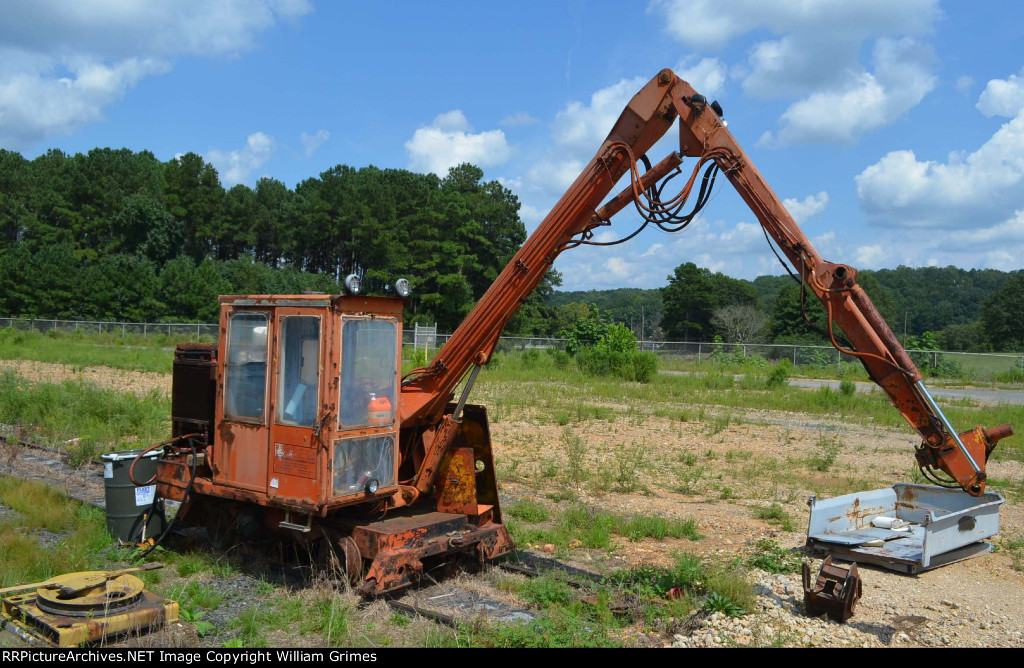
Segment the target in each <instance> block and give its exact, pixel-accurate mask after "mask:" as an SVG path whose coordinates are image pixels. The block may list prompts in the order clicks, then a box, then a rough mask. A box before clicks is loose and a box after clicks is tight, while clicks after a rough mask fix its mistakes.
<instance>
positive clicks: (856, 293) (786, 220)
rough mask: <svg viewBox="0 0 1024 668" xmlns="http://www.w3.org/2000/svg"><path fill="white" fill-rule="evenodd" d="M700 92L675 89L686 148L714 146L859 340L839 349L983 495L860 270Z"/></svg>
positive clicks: (968, 487)
mask: <svg viewBox="0 0 1024 668" xmlns="http://www.w3.org/2000/svg"><path fill="white" fill-rule="evenodd" d="M694 94H695V91H693V89H692V88H691V87H690V86H689V84H687V83H686V82H683V81H679V82H678V85H677V86H676V87H675V88H674V90H673V99H674V101H675V102H676V110H677V111H678V112H679V115H680V124H679V127H680V149H681V152H682V153H683V154H684V155H690V156H699V155H704V154H707V153H710V152H712V151H714V152H716V154H718V155H716V158H715V160H716V161H717V162H718V164H719V166H720V167H721V169H722V171H723V172H724V173H725V175H726V177H727V178H728V179H729V181H730V182H731V183H732V184H733V186H734V187H735V188H736V191H737V192H738V193H739V195H740V197H742V198H743V201H744V202H746V203H747V205H748V206H749V207H750V209H751V211H753V212H754V215H755V216H757V219H758V221H759V222H760V223H761V225H762V226H763V227H764V228H765V230H766V231H767V232H768V233H769V234H770V235H771V236H772V238H773V239H774V240H775V241H776V243H777V244H778V245H779V248H780V249H781V250H782V252H783V253H784V254H785V255H786V257H787V258H788V259H789V261H790V262H791V263H792V264H793V266H794V267H795V268H796V269H797V271H800V272H801V279H802V280H803V282H804V283H805V284H806V286H807V287H808V288H809V289H810V290H811V291H812V292H814V294H815V295H816V296H817V297H818V299H819V300H821V302H822V303H823V304H824V305H825V307H826V310H827V311H828V313H829V329H830V333H831V329H832V324H831V323H832V320H834V321H835V322H836V323H837V324H838V325H839V327H840V329H842V331H843V333H844V334H845V335H846V336H847V338H848V339H850V341H851V342H852V343H853V346H854V350H846V349H842V348H840V350H842V352H846V353H848V354H852V355H855V356H857V357H858V358H859V359H860V361H861V363H862V364H863V365H864V367H865V369H866V370H867V371H868V374H869V375H870V376H871V378H872V379H873V380H874V381H875V382H876V383H878V385H879V386H880V387H881V388H882V389H883V390H884V391H885V392H886V394H888V395H889V398H890V400H891V401H892V403H893V405H894V406H895V407H896V408H897V409H898V410H899V411H900V413H901V414H902V415H903V417H904V418H905V419H906V420H907V422H908V423H909V424H910V425H911V426H912V427H914V429H915V430H916V431H917V432H918V433H919V434H920V435H921V438H922V441H923V442H924V444H925V445H926V446H928V447H929V448H931V449H933V450H935V452H933V453H932V454H931V455H930V457H931V459H932V460H933V461H934V462H935V465H937V466H938V468H941V469H942V470H944V471H945V472H946V473H948V474H949V475H951V476H952V477H953V478H954V479H955V480H956V481H957V482H958V483H959V484H960V485H961V486H962V487H963V488H964V490H965V491H967V492H968V493H969V494H972V495H976V496H977V495H980V494H982V493H983V492H984V489H985V474H984V470H983V467H982V466H978V465H977V464H976V463H975V465H972V464H971V459H972V458H971V456H970V455H969V451H968V449H967V448H966V447H962V446H958V445H957V444H956V443H955V441H956V440H957V436H956V432H955V431H954V430H953V428H952V426H951V425H949V424H948V421H945V420H943V419H942V418H941V416H940V415H938V414H937V413H941V411H936V410H933V406H932V405H931V402H929V401H928V399H927V398H926V395H927V392H926V391H925V390H924V389H923V384H922V383H921V373H920V372H919V371H918V369H917V367H916V365H915V364H914V362H913V361H912V360H911V359H910V356H909V355H908V354H907V352H906V350H904V348H903V346H901V345H900V344H899V341H898V340H897V339H896V336H895V335H894V334H893V333H892V330H891V329H890V328H889V325H888V324H887V323H886V322H885V319H884V318H882V316H881V314H880V313H879V312H878V309H877V308H875V306H874V304H873V303H872V302H871V300H870V298H868V296H867V294H866V293H865V292H864V291H863V290H862V289H861V288H860V286H859V285H857V272H856V270H855V269H853V268H852V267H850V266H848V265H844V264H835V263H831V262H826V261H825V260H823V259H822V257H821V256H820V255H819V254H818V253H817V251H816V250H815V249H814V246H813V245H812V244H811V242H810V240H809V239H808V238H807V237H806V235H804V233H803V232H802V231H801V230H800V227H799V226H798V225H797V224H796V221H794V220H793V218H792V216H790V214H789V212H788V211H786V208H785V206H784V205H783V204H782V202H781V201H780V200H779V198H778V196H777V195H776V194H775V193H774V191H773V190H772V189H771V187H770V186H768V184H767V182H766V181H765V180H764V178H763V177H762V176H761V174H760V172H758V170H757V168H756V167H755V166H754V165H753V162H752V161H751V160H750V158H749V157H748V156H747V154H746V153H745V152H744V151H743V149H742V148H741V147H740V146H739V144H738V143H737V142H736V140H735V138H734V137H733V136H732V133H730V132H729V130H728V129H727V128H726V127H725V125H724V124H723V123H722V122H721V119H719V118H718V116H717V115H716V114H714V113H712V112H710V111H708V110H707V107H704V108H700V109H698V108H694V107H693V106H691V105H690V104H689V103H688V102H689V100H690V98H691V97H692V95H694ZM722 154H724V157H721V156H722ZM833 343H834V344H835V340H834V336H833ZM837 347H838V345H837Z"/></svg>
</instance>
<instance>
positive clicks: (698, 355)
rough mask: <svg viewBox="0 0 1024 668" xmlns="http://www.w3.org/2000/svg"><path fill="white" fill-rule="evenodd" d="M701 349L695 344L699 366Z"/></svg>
mask: <svg viewBox="0 0 1024 668" xmlns="http://www.w3.org/2000/svg"><path fill="white" fill-rule="evenodd" d="M701 348H702V346H701V345H700V344H699V343H698V344H697V364H700V349H701Z"/></svg>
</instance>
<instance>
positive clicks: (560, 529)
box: [506, 500, 703, 550]
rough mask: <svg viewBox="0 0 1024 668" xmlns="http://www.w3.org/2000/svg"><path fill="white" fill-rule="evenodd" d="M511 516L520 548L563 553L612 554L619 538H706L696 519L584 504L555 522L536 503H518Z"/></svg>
mask: <svg viewBox="0 0 1024 668" xmlns="http://www.w3.org/2000/svg"><path fill="white" fill-rule="evenodd" d="M508 512H509V514H510V515H511V516H512V519H509V520H508V521H507V522H506V526H507V527H508V529H509V531H510V532H511V533H512V538H513V539H514V540H515V542H516V543H518V544H520V545H526V544H531V545H545V544H550V545H554V546H555V547H556V548H559V549H562V550H565V549H568V548H569V547H570V546H571V547H582V548H590V549H601V550H610V549H612V548H613V537H615V536H619V537H622V538H626V539H628V540H630V541H634V542H635V541H640V540H644V539H646V538H651V539H654V540H664V539H665V538H687V539H689V540H701V539H702V538H703V536H701V535H700V533H699V532H698V531H697V523H696V521H695V520H693V519H667V518H664V517H654V516H646V515H632V516H621V515H614V514H612V513H607V512H604V511H601V510H597V509H596V508H589V507H587V506H584V505H582V504H574V505H571V506H569V507H568V508H566V509H565V510H563V511H562V512H561V514H560V515H558V516H557V517H554V518H551V517H550V515H548V514H547V513H548V511H547V509H546V508H544V507H543V506H540V504H537V503H536V502H534V501H525V500H524V501H517V502H516V503H514V504H512V506H510V507H509V511H508ZM541 518H543V519H541ZM549 520H550V521H549Z"/></svg>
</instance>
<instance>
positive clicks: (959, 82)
mask: <svg viewBox="0 0 1024 668" xmlns="http://www.w3.org/2000/svg"><path fill="white" fill-rule="evenodd" d="M972 86H974V77H971V76H967V75H966V74H965V75H963V76H959V77H957V78H956V83H954V84H953V87H954V88H955V89H956V90H957V92H958V93H964V94H966V93H969V92H971V87H972Z"/></svg>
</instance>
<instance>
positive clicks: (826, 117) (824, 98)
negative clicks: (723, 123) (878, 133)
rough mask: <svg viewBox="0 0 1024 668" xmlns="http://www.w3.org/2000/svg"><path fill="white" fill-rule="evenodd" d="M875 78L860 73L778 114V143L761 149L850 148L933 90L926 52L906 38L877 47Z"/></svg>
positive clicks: (767, 140) (765, 140)
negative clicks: (842, 145)
mask: <svg viewBox="0 0 1024 668" xmlns="http://www.w3.org/2000/svg"><path fill="white" fill-rule="evenodd" d="M874 58H875V73H874V74H872V73H870V72H861V73H860V74H859V75H858V76H856V77H855V78H853V79H851V80H850V82H849V83H848V84H847V86H846V87H844V88H841V89H830V90H824V91H820V92H816V93H813V94H811V95H809V96H808V97H806V98H804V99H802V100H800V101H798V102H795V103H794V104H792V105H790V107H789V108H788V109H786V111H785V112H784V113H783V114H782V118H781V119H780V120H781V121H782V128H781V129H780V130H779V132H778V136H777V138H776V137H775V136H773V135H769V136H768V137H763V138H762V139H761V143H762V145H769V146H773V145H781V146H785V145H789V144H799V143H814V142H840V143H849V142H852V141H854V140H855V139H857V138H858V137H859V136H860V135H862V134H864V133H865V132H869V131H871V130H875V129H878V128H880V127H884V126H885V125H888V124H890V123H892V122H893V121H894V120H895V119H897V118H899V117H900V116H902V115H903V114H905V113H906V112H908V111H909V110H910V109H912V108H913V107H914V106H916V105H917V104H918V103H919V102H920V101H921V100H922V99H923V98H924V96H925V95H927V94H928V93H929V92H930V91H931V90H932V89H933V88H934V87H935V82H936V77H935V75H933V74H932V73H931V62H932V60H933V58H934V56H933V53H932V50H931V48H930V47H928V46H926V45H923V44H920V43H918V42H915V41H914V40H911V39H909V38H904V39H901V40H888V39H880V40H878V41H877V42H876V44H875V54H874Z"/></svg>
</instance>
